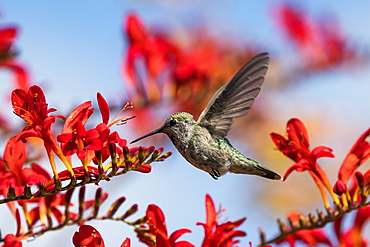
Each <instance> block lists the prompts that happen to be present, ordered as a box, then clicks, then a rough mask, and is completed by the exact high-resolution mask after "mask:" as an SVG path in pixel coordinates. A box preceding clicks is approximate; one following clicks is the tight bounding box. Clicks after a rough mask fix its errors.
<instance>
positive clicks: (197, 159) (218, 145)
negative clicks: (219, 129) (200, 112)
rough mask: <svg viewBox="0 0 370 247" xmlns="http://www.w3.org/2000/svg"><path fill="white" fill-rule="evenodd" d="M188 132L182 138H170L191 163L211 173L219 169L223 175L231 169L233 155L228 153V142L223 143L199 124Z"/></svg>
mask: <svg viewBox="0 0 370 247" xmlns="http://www.w3.org/2000/svg"><path fill="white" fill-rule="evenodd" d="M187 134H188V135H185V136H183V139H182V140H172V138H171V137H170V138H171V140H172V141H173V143H174V145H175V146H176V148H177V149H178V151H179V152H180V153H181V155H182V156H183V157H184V158H185V159H186V160H187V161H188V162H189V163H191V164H192V165H193V166H195V167H197V168H198V169H201V170H204V171H206V172H208V173H210V174H214V170H217V171H218V172H219V173H220V175H223V174H225V173H226V172H227V171H228V170H229V168H230V166H231V157H230V156H229V155H228V146H227V143H224V145H223V143H222V141H221V142H220V140H218V138H217V137H214V136H212V135H211V133H209V131H208V130H207V129H206V128H204V127H201V126H199V125H196V126H194V127H193V128H192V130H190V131H188V132H187ZM225 145H226V146H225Z"/></svg>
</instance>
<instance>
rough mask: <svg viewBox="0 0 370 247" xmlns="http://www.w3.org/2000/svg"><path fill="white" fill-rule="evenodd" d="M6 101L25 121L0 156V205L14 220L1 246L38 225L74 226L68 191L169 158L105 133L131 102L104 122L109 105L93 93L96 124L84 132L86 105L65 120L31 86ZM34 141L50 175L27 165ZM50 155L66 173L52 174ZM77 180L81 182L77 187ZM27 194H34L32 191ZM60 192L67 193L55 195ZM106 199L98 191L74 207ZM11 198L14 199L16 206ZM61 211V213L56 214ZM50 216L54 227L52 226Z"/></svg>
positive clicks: (148, 167)
mask: <svg viewBox="0 0 370 247" xmlns="http://www.w3.org/2000/svg"><path fill="white" fill-rule="evenodd" d="M11 99H12V106H13V109H14V113H15V114H16V115H17V116H19V117H20V118H22V119H23V120H24V121H25V123H26V126H25V127H24V128H23V130H22V131H20V132H19V133H18V134H17V135H15V136H13V137H12V138H10V140H9V141H8V143H7V144H6V146H5V150H4V155H3V157H2V158H0V176H1V178H2V180H1V182H0V195H1V196H2V197H3V199H1V200H0V201H1V203H4V202H7V205H8V207H9V209H10V211H11V212H12V214H13V215H14V218H15V219H16V222H17V231H16V234H15V235H12V234H10V235H9V234H8V235H7V236H6V237H5V238H4V243H6V245H5V246H10V245H13V244H18V242H19V241H21V240H22V239H24V238H27V237H29V236H32V235H33V234H36V235H37V234H38V233H37V232H34V230H35V226H36V224H37V223H38V222H40V223H41V226H42V228H44V230H50V229H54V228H56V227H58V226H59V227H60V226H63V225H65V224H69V223H70V222H69V220H71V221H72V223H76V222H79V220H81V219H80V218H81V212H80V213H75V212H71V211H69V207H70V206H71V203H70V196H71V194H72V192H73V188H75V187H78V186H82V185H84V184H87V183H98V182H99V181H100V180H102V179H104V180H109V179H110V178H111V177H113V176H117V175H120V174H125V173H127V172H129V171H131V170H133V171H139V172H144V173H148V172H150V171H151V165H150V164H151V163H152V162H157V161H163V160H165V159H166V158H167V157H169V156H170V155H171V153H165V154H163V151H164V149H163V148H159V149H155V147H154V146H151V147H134V148H128V147H127V146H126V144H127V142H126V140H125V139H122V138H121V137H120V135H119V134H118V132H117V131H114V132H112V131H111V130H110V128H111V127H112V126H113V125H115V124H118V125H121V124H124V123H126V122H127V121H128V120H129V119H131V118H132V117H123V118H119V117H118V115H119V114H120V113H121V112H122V111H124V110H125V109H128V108H132V104H131V103H127V104H126V105H125V106H124V107H123V108H122V110H121V111H120V112H119V113H118V114H117V115H116V116H115V117H114V118H113V119H112V120H110V107H109V105H108V103H107V102H106V100H105V99H104V98H103V96H102V95H101V94H100V93H98V94H97V101H98V106H99V109H100V113H101V119H102V122H101V123H98V124H97V125H96V127H95V128H86V123H87V121H88V119H89V118H90V117H91V115H92V114H93V112H94V109H93V108H92V103H91V102H85V103H83V104H81V105H79V106H78V107H76V108H75V109H74V110H72V112H71V113H70V115H69V116H67V117H65V116H62V115H51V113H52V112H55V111H56V109H54V108H49V107H48V104H47V101H46V97H45V94H44V92H43V90H42V89H41V87H39V86H37V85H34V86H31V87H30V88H29V89H28V90H27V91H26V90H24V89H15V90H14V91H13V92H12V97H11ZM57 119H61V120H64V121H65V122H64V126H63V128H62V129H61V133H60V134H59V135H58V134H57V135H56V134H55V133H57V132H58V130H57V127H58V125H55V123H56V120H57ZM37 139H38V140H41V141H42V143H43V147H44V149H45V151H46V154H47V157H48V160H49V163H50V166H51V168H52V171H53V177H52V176H50V175H49V172H48V171H47V170H46V169H45V168H43V167H41V166H40V165H38V164H37V163H35V162H32V163H31V165H30V166H29V167H28V166H27V163H28V162H29V159H30V158H29V157H28V155H27V149H28V145H29V144H28V142H27V141H28V140H29V141H30V143H31V144H33V145H36V142H35V140H37ZM74 156H76V157H77V158H78V160H79V161H80V163H81V164H80V165H79V166H78V165H77V166H76V165H75V164H73V163H72V161H73V157H74ZM56 157H57V158H59V160H60V161H61V162H62V163H63V164H64V165H65V167H66V168H67V169H66V170H64V171H58V170H57V168H56V167H57V166H56V162H57V160H56ZM77 180H79V181H81V182H80V183H79V184H77ZM62 181H70V184H69V185H67V186H64V187H63V186H62V183H61V182H62ZM33 190H37V191H36V193H34V192H32V191H33ZM63 190H68V191H67V192H65V193H64V192H61V191H63ZM99 191H100V190H99ZM81 196H82V197H81V198H83V195H81ZM106 196H107V195H106V194H102V193H100V192H99V196H97V197H96V199H95V200H93V201H91V202H83V199H81V200H80V201H81V202H80V204H81V205H80V208H81V209H83V210H86V209H89V208H92V207H94V205H97V204H96V203H98V202H99V203H102V202H103V201H104V200H105V198H106ZM15 200H18V205H17V204H16V203H15V202H14V201H15ZM19 206H20V207H21V208H22V212H23V214H24V217H25V219H26V224H27V230H25V229H24V228H25V226H24V225H23V223H22V220H21V213H20V212H21V211H20V210H19ZM97 206H99V205H97ZM63 207H64V208H65V210H64V211H63V210H61V208H63ZM53 218H54V219H55V220H56V222H57V224H58V225H57V226H55V225H53V220H52V219H53ZM14 241H16V243H15V242H14ZM19 243H20V242H19Z"/></svg>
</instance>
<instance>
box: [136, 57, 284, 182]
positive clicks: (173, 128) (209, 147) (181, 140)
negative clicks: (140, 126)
mask: <svg viewBox="0 0 370 247" xmlns="http://www.w3.org/2000/svg"><path fill="white" fill-rule="evenodd" d="M269 61H270V57H269V54H268V53H267V52H265V53H260V54H258V55H256V56H255V57H253V58H252V59H251V60H250V61H248V62H247V63H246V64H244V65H243V66H242V67H241V68H240V69H239V71H238V72H236V74H235V75H234V76H233V77H232V78H231V80H230V81H229V82H228V83H226V84H225V85H223V86H222V87H221V88H220V89H219V90H218V91H217V92H216V93H215V95H214V96H213V97H212V99H211V100H210V102H209V103H208V105H207V107H206V108H205V109H204V110H203V112H202V113H201V115H200V117H199V119H198V121H195V120H194V118H193V116H192V115H191V114H189V113H186V112H178V113H174V114H172V115H171V116H169V117H168V118H167V119H166V121H165V122H164V124H163V125H162V126H161V127H160V128H158V129H157V130H155V131H153V132H150V133H149V134H146V135H144V136H142V137H140V138H137V139H136V140H133V141H132V142H131V143H134V142H137V141H139V140H141V139H143V138H146V137H148V136H151V135H154V134H157V133H165V134H166V135H167V136H168V137H169V138H170V139H171V141H172V142H173V144H174V145H175V147H176V148H177V150H178V151H179V152H180V153H181V154H182V156H183V157H184V158H185V159H186V160H187V161H188V162H190V163H191V164H192V165H193V166H195V167H196V168H199V169H201V170H203V171H206V172H208V173H209V174H210V175H211V177H212V178H214V179H217V178H218V177H220V176H222V175H224V174H225V173H227V172H231V173H239V174H252V175H258V176H261V177H265V178H269V179H277V180H280V179H281V176H280V175H279V174H277V173H275V172H273V171H271V170H269V169H268V168H266V167H264V166H262V165H261V164H259V163H258V162H257V161H255V160H253V159H250V158H248V157H246V156H245V155H244V154H242V153H241V152H239V151H238V150H237V149H235V148H234V147H233V146H232V145H231V143H230V142H229V140H228V139H226V135H227V133H228V132H229V130H230V128H231V125H232V123H233V120H234V118H238V117H242V116H244V115H246V114H247V113H248V111H249V109H250V108H251V106H252V104H253V102H254V99H255V98H256V97H257V95H258V93H259V92H260V91H261V86H262V83H263V81H264V79H265V75H266V72H267V69H268V63H269Z"/></svg>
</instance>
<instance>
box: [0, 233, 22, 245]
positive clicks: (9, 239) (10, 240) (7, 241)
mask: <svg viewBox="0 0 370 247" xmlns="http://www.w3.org/2000/svg"><path fill="white" fill-rule="evenodd" d="M22 246H23V245H22V242H21V241H19V240H18V238H17V237H16V236H14V235H13V234H7V235H6V236H5V238H4V245H2V247H22Z"/></svg>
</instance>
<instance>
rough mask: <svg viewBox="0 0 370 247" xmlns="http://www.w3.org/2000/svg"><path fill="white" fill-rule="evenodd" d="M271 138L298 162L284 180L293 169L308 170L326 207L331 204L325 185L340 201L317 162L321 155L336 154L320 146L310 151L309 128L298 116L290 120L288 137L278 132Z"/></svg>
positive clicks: (282, 150)
mask: <svg viewBox="0 0 370 247" xmlns="http://www.w3.org/2000/svg"><path fill="white" fill-rule="evenodd" d="M271 138H272V141H273V142H274V143H275V145H276V146H277V148H278V149H279V150H280V151H281V152H282V153H283V154H284V155H285V156H287V157H289V158H290V159H292V160H293V161H295V162H296V163H295V164H294V165H292V166H291V167H290V168H289V169H288V170H287V171H286V173H285V175H284V180H285V179H286V178H287V177H288V176H289V174H290V173H291V172H292V171H298V172H303V171H306V170H307V171H308V172H309V173H310V175H311V176H312V178H313V179H314V180H315V182H316V184H317V186H318V187H319V189H320V192H321V195H322V197H323V199H324V204H325V207H327V208H329V207H330V205H329V201H328V200H327V196H326V194H325V192H324V187H325V188H326V189H327V190H328V192H329V193H330V195H331V196H332V197H333V199H334V201H335V203H339V200H338V198H337V197H336V195H335V194H334V192H333V190H332V187H331V185H330V183H329V180H328V178H327V176H326V174H325V172H324V171H323V170H322V169H321V167H320V166H319V165H318V164H317V163H316V160H317V159H318V158H321V157H330V158H333V157H334V155H333V153H332V151H333V150H332V149H331V148H328V147H325V146H319V147H315V148H314V149H313V150H312V151H310V149H309V146H310V144H309V139H308V133H307V130H306V128H305V126H304V125H303V123H302V122H301V121H300V120H299V119H296V118H292V119H290V120H289V121H288V124H287V138H286V137H284V136H282V135H280V134H277V133H271Z"/></svg>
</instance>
